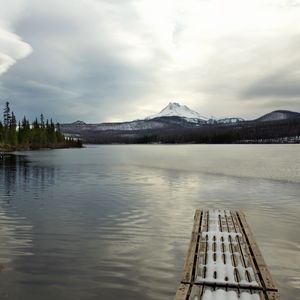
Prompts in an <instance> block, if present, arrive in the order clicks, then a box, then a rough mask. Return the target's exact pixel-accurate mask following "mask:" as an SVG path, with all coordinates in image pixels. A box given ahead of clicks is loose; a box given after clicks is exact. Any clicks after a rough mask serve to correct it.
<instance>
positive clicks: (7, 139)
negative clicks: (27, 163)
mask: <svg viewBox="0 0 300 300" xmlns="http://www.w3.org/2000/svg"><path fill="white" fill-rule="evenodd" d="M80 146H81V141H79V140H72V139H65V137H64V135H63V134H62V133H61V132H60V126H59V124H58V123H57V124H56V125H55V124H54V123H53V121H52V119H50V121H49V120H48V119H46V120H45V119H44V116H43V114H41V116H40V118H39V120H38V119H37V118H36V119H35V120H34V121H33V122H32V123H30V121H29V119H27V118H26V117H25V116H24V118H23V120H22V121H19V122H17V120H16V117H15V114H14V112H13V111H11V109H10V106H9V102H6V103H5V107H4V110H3V122H1V121H0V149H3V150H20V149H39V148H65V147H80Z"/></svg>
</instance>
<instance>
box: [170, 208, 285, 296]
mask: <svg viewBox="0 0 300 300" xmlns="http://www.w3.org/2000/svg"><path fill="white" fill-rule="evenodd" d="M224 272H225V273H224ZM228 272H229V273H228ZM226 274H227V275H226ZM227 276H229V277H227ZM220 295H221V296H222V297H223V296H224V297H225V298H226V299H231V297H233V298H232V299H237V297H242V296H243V295H244V296H245V297H246V298H247V299H260V300H279V299H280V296H279V293H278V290H277V288H276V286H275V284H274V282H273V280H272V277H271V274H270V272H269V270H268V268H267V266H266V263H265V261H264V259H263V257H262V254H261V252H260V250H259V248H258V245H257V243H256V241H255V238H254V236H253V233H252V232H251V230H250V227H249V225H248V224H247V221H246V218H245V215H244V214H243V213H242V212H235V211H229V210H211V211H202V210H200V209H197V210H196V212H195V216H194V224H193V227H192V234H191V240H190V244H189V247H188V251H187V256H186V260H185V264H184V271H183V274H182V279H181V283H180V286H179V289H178V290H177V293H176V295H175V298H174V300H201V299H202V298H203V299H215V297H218V298H217V299H219V297H220ZM244 296H243V297H244ZM246 298H245V299H246Z"/></svg>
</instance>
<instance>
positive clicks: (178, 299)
mask: <svg viewBox="0 0 300 300" xmlns="http://www.w3.org/2000/svg"><path fill="white" fill-rule="evenodd" d="M189 291H190V285H189V284H183V283H181V284H180V286H179V288H178V290H177V292H176V295H175V297H174V300H188V295H189Z"/></svg>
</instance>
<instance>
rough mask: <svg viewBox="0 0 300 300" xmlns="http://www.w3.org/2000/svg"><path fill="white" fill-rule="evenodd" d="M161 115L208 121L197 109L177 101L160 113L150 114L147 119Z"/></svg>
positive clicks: (194, 121) (189, 120) (193, 121)
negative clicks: (194, 109)
mask: <svg viewBox="0 0 300 300" xmlns="http://www.w3.org/2000/svg"><path fill="white" fill-rule="evenodd" d="M161 117H181V118H184V119H185V120H186V121H188V122H192V123H198V122H199V121H200V122H203V123H204V122H205V123H206V122H207V121H208V118H206V117H204V116H202V115H200V114H199V113H197V112H196V111H193V110H191V109H190V108H188V107H187V106H186V105H180V104H179V103H177V102H170V103H169V104H168V105H167V106H166V107H165V108H164V109H163V110H162V111H161V112H159V113H158V114H155V115H152V116H149V117H147V118H145V120H152V119H156V118H161Z"/></svg>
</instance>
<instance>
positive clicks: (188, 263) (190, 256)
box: [181, 209, 202, 283]
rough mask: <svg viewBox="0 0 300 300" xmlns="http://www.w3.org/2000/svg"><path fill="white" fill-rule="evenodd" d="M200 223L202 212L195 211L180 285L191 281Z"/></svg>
mask: <svg viewBox="0 0 300 300" xmlns="http://www.w3.org/2000/svg"><path fill="white" fill-rule="evenodd" d="M201 221H202V211H201V210H200V209H197V210H196V213H195V217H194V225H193V231H192V236H191V241H190V244H189V248H188V252H187V256H186V260H185V264H184V269H183V274H182V279H181V282H182V283H191V282H192V280H193V275H194V268H195V263H196V253H197V248H198V242H199V232H200V228H201Z"/></svg>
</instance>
